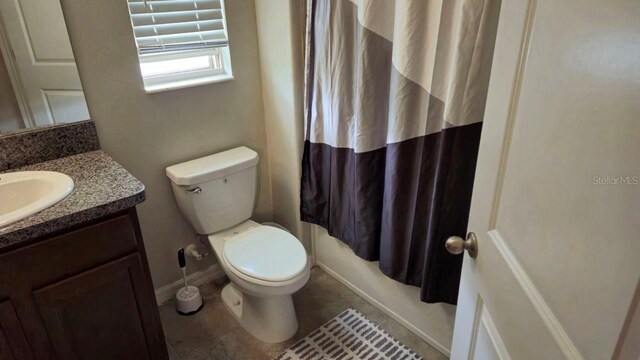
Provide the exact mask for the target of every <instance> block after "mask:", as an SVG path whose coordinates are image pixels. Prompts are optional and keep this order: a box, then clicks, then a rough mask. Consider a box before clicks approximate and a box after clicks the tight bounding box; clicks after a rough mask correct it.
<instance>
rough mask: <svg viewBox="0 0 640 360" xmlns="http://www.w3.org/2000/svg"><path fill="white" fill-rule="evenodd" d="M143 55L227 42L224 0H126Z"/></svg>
mask: <svg viewBox="0 0 640 360" xmlns="http://www.w3.org/2000/svg"><path fill="white" fill-rule="evenodd" d="M128 2H129V12H130V13H131V21H132V23H133V30H134V34H135V38H136V44H137V45H138V52H139V53H140V54H141V55H142V54H151V53H162V52H169V51H183V50H194V49H206V48H214V47H222V46H227V45H228V39H227V31H226V28H225V26H226V25H225V19H224V4H223V0H128Z"/></svg>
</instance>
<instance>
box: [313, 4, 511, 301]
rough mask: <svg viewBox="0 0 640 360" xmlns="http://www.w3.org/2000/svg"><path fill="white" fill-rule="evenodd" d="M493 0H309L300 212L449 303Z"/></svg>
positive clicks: (484, 84) (430, 297)
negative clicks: (449, 243) (448, 245)
mask: <svg viewBox="0 0 640 360" xmlns="http://www.w3.org/2000/svg"><path fill="white" fill-rule="evenodd" d="M499 7H500V2H499V0H395V1H393V0H310V2H309V6H308V12H307V15H308V16H307V46H306V68H305V77H306V83H305V90H306V96H305V129H306V138H305V144H304V156H303V164H302V186H301V218H302V220H303V221H307V222H310V223H314V224H317V225H320V226H322V227H324V228H326V229H327V231H328V232H329V234H330V235H332V236H334V237H336V238H338V239H340V240H341V241H343V242H344V243H345V244H347V245H348V246H349V247H351V249H353V251H354V252H355V253H356V254H357V255H358V256H359V257H361V258H363V259H365V260H369V261H379V267H380V270H381V271H382V272H383V273H384V274H386V275H387V276H389V277H390V278H393V279H395V280H397V281H400V282H402V283H405V284H410V285H415V286H420V287H421V289H422V291H421V299H422V300H423V301H426V302H446V303H451V304H455V303H456V299H457V295H458V285H459V281H460V271H461V266H462V256H461V255H458V256H455V255H450V254H448V253H447V252H446V249H445V247H444V242H445V240H446V239H447V237H449V236H452V235H458V236H462V237H464V236H465V232H466V227H467V220H468V214H469V206H470V201H471V191H472V187H473V176H474V172H475V165H476V157H477V152H478V145H479V141H480V132H481V128H482V118H483V115H484V106H485V100H486V94H487V88H488V82H489V73H490V70H491V59H492V54H493V47H494V42H495V33H496V29H497V20H498V12H499Z"/></svg>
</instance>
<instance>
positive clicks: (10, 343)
mask: <svg viewBox="0 0 640 360" xmlns="http://www.w3.org/2000/svg"><path fill="white" fill-rule="evenodd" d="M31 359H33V356H32V355H31V351H29V346H28V345H27V340H26V339H25V337H24V333H23V332H22V326H20V322H19V321H18V316H17V315H16V312H15V310H14V308H13V305H11V302H10V301H8V300H7V301H3V302H0V360H31Z"/></svg>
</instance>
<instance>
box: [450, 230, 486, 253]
mask: <svg viewBox="0 0 640 360" xmlns="http://www.w3.org/2000/svg"><path fill="white" fill-rule="evenodd" d="M444 246H445V247H446V248H447V251H448V252H449V253H450V254H453V255H458V254H462V252H464V251H465V250H467V252H469V256H471V257H472V258H474V259H475V257H476V256H478V238H477V237H476V234H474V233H472V232H470V233H469V234H468V235H467V240H464V239H462V238H461V237H459V236H452V237H450V238H448V239H447V242H445V243H444Z"/></svg>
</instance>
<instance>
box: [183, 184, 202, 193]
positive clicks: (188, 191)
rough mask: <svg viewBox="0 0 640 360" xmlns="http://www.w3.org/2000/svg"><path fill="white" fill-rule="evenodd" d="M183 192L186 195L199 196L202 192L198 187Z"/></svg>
mask: <svg viewBox="0 0 640 360" xmlns="http://www.w3.org/2000/svg"><path fill="white" fill-rule="evenodd" d="M184 192H186V193H187V194H200V193H201V192H202V189H201V188H200V186H198V187H195V188H193V189H187V190H185V191H184Z"/></svg>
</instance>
